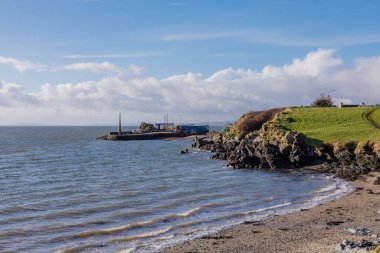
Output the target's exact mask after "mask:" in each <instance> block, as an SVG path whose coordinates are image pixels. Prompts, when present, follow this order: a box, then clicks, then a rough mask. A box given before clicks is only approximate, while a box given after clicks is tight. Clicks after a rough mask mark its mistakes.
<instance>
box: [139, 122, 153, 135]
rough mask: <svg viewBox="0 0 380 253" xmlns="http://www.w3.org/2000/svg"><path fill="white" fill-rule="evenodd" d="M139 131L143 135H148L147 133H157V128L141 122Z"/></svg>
mask: <svg viewBox="0 0 380 253" xmlns="http://www.w3.org/2000/svg"><path fill="white" fill-rule="evenodd" d="M140 130H141V132H143V133H149V132H154V131H157V128H155V127H154V125H153V124H150V123H146V122H141V124H140Z"/></svg>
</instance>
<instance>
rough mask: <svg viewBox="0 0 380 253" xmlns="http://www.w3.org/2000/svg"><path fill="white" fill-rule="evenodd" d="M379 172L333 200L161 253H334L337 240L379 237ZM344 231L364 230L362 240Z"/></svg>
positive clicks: (232, 229) (244, 225) (355, 184)
mask: <svg viewBox="0 0 380 253" xmlns="http://www.w3.org/2000/svg"><path fill="white" fill-rule="evenodd" d="M378 176H380V173H379V172H374V173H371V174H369V175H367V176H365V177H363V178H361V179H358V180H356V181H354V182H352V184H353V186H354V187H355V190H354V191H353V192H352V193H350V194H348V195H345V196H343V197H341V198H339V199H337V200H334V201H332V202H329V203H327V204H322V205H319V206H316V207H314V208H312V209H308V210H302V211H299V212H296V213H291V214H287V215H283V216H277V217H272V218H268V219H266V220H262V221H259V222H251V223H245V224H240V225H237V226H234V227H231V228H228V229H225V230H222V231H219V232H218V233H216V234H212V235H209V236H206V237H203V238H198V239H194V240H190V241H187V242H185V243H183V244H180V245H176V246H173V247H169V248H166V249H164V250H162V251H161V252H163V253H170V252H173V253H174V252H188V253H189V252H193V253H195V252H257V253H262V252H299V253H306V252H313V253H330V252H331V253H332V252H339V251H337V250H336V246H337V245H338V244H339V243H341V242H342V241H343V240H350V241H354V242H360V241H361V240H362V239H367V240H369V239H372V240H374V239H373V238H371V237H370V235H371V234H377V235H380V185H374V183H373V182H374V180H375V179H376V178H377V177H378ZM349 228H368V229H370V230H371V233H370V234H369V235H367V236H359V235H354V234H351V233H350V232H348V231H347V229H349Z"/></svg>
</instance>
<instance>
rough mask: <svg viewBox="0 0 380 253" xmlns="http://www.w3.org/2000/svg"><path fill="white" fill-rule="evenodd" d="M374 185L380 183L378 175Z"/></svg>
mask: <svg viewBox="0 0 380 253" xmlns="http://www.w3.org/2000/svg"><path fill="white" fill-rule="evenodd" d="M373 184H374V185H380V177H376V179H375V181H374V182H373Z"/></svg>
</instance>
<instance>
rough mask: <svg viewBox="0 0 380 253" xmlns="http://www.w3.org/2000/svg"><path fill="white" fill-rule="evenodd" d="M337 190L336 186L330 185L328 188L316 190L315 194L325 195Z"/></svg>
mask: <svg viewBox="0 0 380 253" xmlns="http://www.w3.org/2000/svg"><path fill="white" fill-rule="evenodd" d="M336 188H337V185H336V184H332V185H328V186H326V187H322V188H321V189H318V190H316V191H315V192H317V193H324V192H329V191H332V190H335V189H336Z"/></svg>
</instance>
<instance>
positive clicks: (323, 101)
mask: <svg viewBox="0 0 380 253" xmlns="http://www.w3.org/2000/svg"><path fill="white" fill-rule="evenodd" d="M333 104H334V101H333V99H332V97H331V96H330V95H327V96H326V94H324V93H322V94H321V96H320V97H319V98H316V99H315V100H314V101H313V103H312V104H311V106H313V107H332V106H333Z"/></svg>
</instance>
